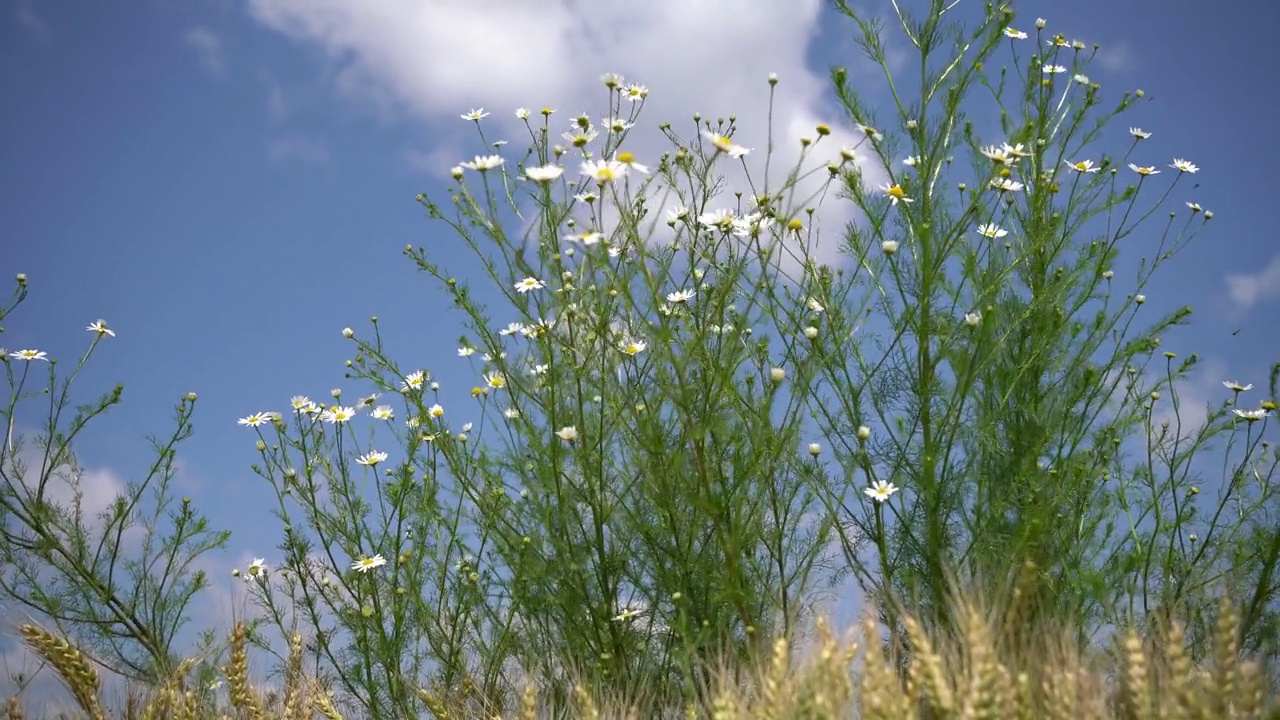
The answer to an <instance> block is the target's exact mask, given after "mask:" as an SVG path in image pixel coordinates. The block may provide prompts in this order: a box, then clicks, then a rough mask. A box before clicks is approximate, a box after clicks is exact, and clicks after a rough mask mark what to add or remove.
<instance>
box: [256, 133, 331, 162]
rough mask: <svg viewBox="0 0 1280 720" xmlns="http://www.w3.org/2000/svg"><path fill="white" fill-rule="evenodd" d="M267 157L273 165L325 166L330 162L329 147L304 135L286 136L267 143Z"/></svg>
mask: <svg viewBox="0 0 1280 720" xmlns="http://www.w3.org/2000/svg"><path fill="white" fill-rule="evenodd" d="M267 157H268V158H269V159H270V160H271V162H273V163H287V162H293V161H296V162H301V163H305V164H309V165H324V164H326V163H328V162H329V145H328V143H326V142H325V141H323V140H317V139H315V138H309V137H305V136H302V135H285V136H282V137H278V138H275V139H273V140H270V141H269V142H267Z"/></svg>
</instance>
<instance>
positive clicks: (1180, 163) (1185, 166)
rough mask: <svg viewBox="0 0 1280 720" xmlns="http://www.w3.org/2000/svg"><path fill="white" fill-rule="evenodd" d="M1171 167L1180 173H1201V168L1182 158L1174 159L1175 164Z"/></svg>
mask: <svg viewBox="0 0 1280 720" xmlns="http://www.w3.org/2000/svg"><path fill="white" fill-rule="evenodd" d="M1169 167H1171V168H1173V169H1174V170H1177V171H1178V172H1184V173H1191V174H1195V173H1198V172H1200V168H1198V167H1196V166H1195V165H1193V164H1191V163H1189V162H1187V161H1186V160H1183V159H1182V158H1174V159H1173V164H1172V165H1170V166H1169Z"/></svg>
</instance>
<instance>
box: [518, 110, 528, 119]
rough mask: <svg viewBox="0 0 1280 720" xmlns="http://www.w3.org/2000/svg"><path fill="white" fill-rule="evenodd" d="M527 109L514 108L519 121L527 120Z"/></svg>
mask: <svg viewBox="0 0 1280 720" xmlns="http://www.w3.org/2000/svg"><path fill="white" fill-rule="evenodd" d="M529 115H530V113H529V108H516V117H517V118H519V119H521V120H528V119H529Z"/></svg>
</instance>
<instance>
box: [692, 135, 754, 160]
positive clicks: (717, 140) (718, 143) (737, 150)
mask: <svg viewBox="0 0 1280 720" xmlns="http://www.w3.org/2000/svg"><path fill="white" fill-rule="evenodd" d="M702 134H703V135H705V136H706V138H707V140H709V141H710V142H711V144H712V145H714V146H715V148H716V150H718V151H720V152H722V153H724V154H726V155H728V156H729V157H731V158H735V159H736V158H740V157H742V156H743V155H746V154H747V153H749V152H751V150H750V149H748V148H745V147H743V146H741V145H736V144H734V142H733V140H731V139H729V137H727V136H725V135H721V134H720V133H717V132H711V131H710V130H705V131H703V133H702Z"/></svg>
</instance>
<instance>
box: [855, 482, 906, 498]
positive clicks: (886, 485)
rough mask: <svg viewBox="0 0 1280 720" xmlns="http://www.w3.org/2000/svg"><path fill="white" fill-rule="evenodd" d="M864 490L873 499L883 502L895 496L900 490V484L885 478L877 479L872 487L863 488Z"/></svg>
mask: <svg viewBox="0 0 1280 720" xmlns="http://www.w3.org/2000/svg"><path fill="white" fill-rule="evenodd" d="M862 492H863V494H865V495H866V496H867V497H869V498H871V499H872V500H875V501H876V502H878V503H882V502H885V501H887V500H888V499H889V498H891V497H893V494H894V493H896V492H898V486H897V485H894V484H893V483H891V482H887V481H885V480H877V481H875V482H874V483H873V484H872V485H871V487H869V488H867V489H866V490H863V491H862Z"/></svg>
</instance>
